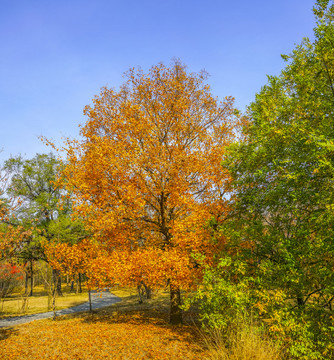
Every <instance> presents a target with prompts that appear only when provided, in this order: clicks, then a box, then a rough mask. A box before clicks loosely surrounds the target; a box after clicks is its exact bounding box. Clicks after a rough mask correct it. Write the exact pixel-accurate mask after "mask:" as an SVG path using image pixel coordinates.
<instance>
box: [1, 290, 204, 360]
mask: <svg viewBox="0 0 334 360" xmlns="http://www.w3.org/2000/svg"><path fill="white" fill-rule="evenodd" d="M135 302H136V298H135V297H134V296H133V297H129V298H128V299H125V301H124V302H122V303H121V304H118V305H116V306H111V307H109V308H105V309H101V310H98V311H96V312H94V313H93V314H89V313H82V314H77V315H70V316H66V317H59V318H58V319H57V320H56V321H53V320H41V321H35V322H32V323H29V324H25V325H20V326H17V327H15V328H7V329H0V339H1V343H0V358H1V359H3V360H5V359H13V360H14V359H17V360H25V359H94V360H98V359H205V358H206V355H207V354H206V352H205V349H204V348H203V347H202V346H201V342H200V339H199V337H198V335H197V333H196V330H194V327H193V326H191V325H182V326H170V325H169V324H168V312H167V311H166V310H167V309H166V306H165V304H164V302H163V301H161V299H160V300H159V301H151V302H148V303H146V304H143V305H141V306H139V305H138V306H134V304H135Z"/></svg>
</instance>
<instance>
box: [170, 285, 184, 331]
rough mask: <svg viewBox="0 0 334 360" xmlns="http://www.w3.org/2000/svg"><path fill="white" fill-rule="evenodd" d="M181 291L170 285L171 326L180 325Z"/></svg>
mask: <svg viewBox="0 0 334 360" xmlns="http://www.w3.org/2000/svg"><path fill="white" fill-rule="evenodd" d="M180 306H181V291H180V288H179V287H178V286H174V285H173V283H172V281H171V283H170V315H169V322H170V323H171V324H173V325H179V324H182V310H181V309H180Z"/></svg>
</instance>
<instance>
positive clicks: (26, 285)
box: [24, 270, 29, 295]
mask: <svg viewBox="0 0 334 360" xmlns="http://www.w3.org/2000/svg"><path fill="white" fill-rule="evenodd" d="M25 273H26V277H25V282H24V293H25V295H28V283H29V273H28V270H25Z"/></svg>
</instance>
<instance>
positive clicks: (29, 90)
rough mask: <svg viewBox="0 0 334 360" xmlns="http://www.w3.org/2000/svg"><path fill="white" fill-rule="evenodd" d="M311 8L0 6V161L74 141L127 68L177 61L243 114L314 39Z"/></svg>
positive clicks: (302, 1) (184, 0)
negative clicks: (203, 74)
mask: <svg viewBox="0 0 334 360" xmlns="http://www.w3.org/2000/svg"><path fill="white" fill-rule="evenodd" d="M313 5H314V1H313V0H279V1H271V0H252V1H250V0H238V1H237V0H234V1H233V0H232V1H231V0H230V1H225V0H206V1H203V0H178V1H177V0H163V1H162V0H154V1H153V0H123V1H122V0H118V1H115V0H89V1H87V0H57V1H51V0H16V1H13V0H0V49H1V56H0V121H1V130H0V131H1V143H0V148H2V149H3V151H2V153H1V154H0V160H5V159H7V158H8V157H9V156H11V155H14V156H15V155H18V154H20V153H21V154H22V155H24V156H25V157H26V158H29V157H33V156H34V155H35V154H36V153H37V152H39V153H45V152H48V151H50V149H49V148H48V147H46V146H45V145H44V144H43V143H42V142H41V141H40V140H39V139H38V136H40V135H43V136H46V137H48V138H52V139H54V140H55V141H56V142H58V143H60V142H61V138H62V137H63V136H70V137H77V136H78V124H80V123H84V122H85V117H84V116H83V115H82V110H83V108H84V106H85V105H87V104H90V103H91V99H92V98H93V97H94V95H95V94H98V93H99V92H100V88H101V87H102V86H105V85H106V86H109V87H114V88H118V86H119V85H120V84H122V82H123V81H124V79H123V77H122V75H123V73H124V72H125V71H126V70H128V69H129V68H130V67H137V66H140V67H141V68H143V69H144V70H145V71H146V70H148V69H149V68H150V67H151V66H152V65H155V64H157V63H158V62H164V63H165V64H169V63H170V61H171V59H172V58H173V57H177V58H180V59H181V61H183V62H184V63H185V64H187V65H188V68H189V70H190V71H194V72H197V71H199V70H201V69H205V70H206V71H208V72H209V73H210V78H209V81H208V82H209V84H210V85H211V86H212V92H213V94H214V95H215V96H218V98H221V99H222V98H223V97H225V96H227V95H232V96H234V97H235V99H236V105H237V107H239V108H240V109H241V110H245V107H246V106H247V105H248V104H249V103H250V102H251V101H252V100H253V99H254V96H255V93H256V92H258V91H259V90H260V89H261V86H263V85H264V84H265V83H266V81H267V78H266V75H267V74H268V75H278V74H279V72H280V70H281V69H282V68H283V67H284V62H283V60H282V59H281V57H280V55H281V54H286V53H290V52H291V51H292V49H293V48H294V46H295V44H299V43H300V42H301V40H302V38H303V37H310V38H312V37H313V30H312V29H313V27H314V26H315V23H314V17H313V13H312V7H313Z"/></svg>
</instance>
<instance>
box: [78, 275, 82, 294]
mask: <svg viewBox="0 0 334 360" xmlns="http://www.w3.org/2000/svg"><path fill="white" fill-rule="evenodd" d="M79 293H80V294H81V293H82V288H81V274H79Z"/></svg>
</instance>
